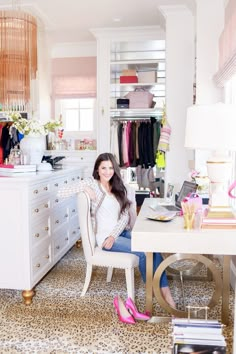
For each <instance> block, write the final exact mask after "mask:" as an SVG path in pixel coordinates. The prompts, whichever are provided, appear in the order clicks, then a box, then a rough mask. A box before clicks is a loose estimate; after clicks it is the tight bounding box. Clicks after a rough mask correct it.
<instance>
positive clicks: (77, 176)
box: [69, 173, 80, 183]
mask: <svg viewBox="0 0 236 354" xmlns="http://www.w3.org/2000/svg"><path fill="white" fill-rule="evenodd" d="M79 180H80V174H79V173H76V174H73V175H72V176H71V177H70V178H69V182H72V183H74V182H78V181H79Z"/></svg>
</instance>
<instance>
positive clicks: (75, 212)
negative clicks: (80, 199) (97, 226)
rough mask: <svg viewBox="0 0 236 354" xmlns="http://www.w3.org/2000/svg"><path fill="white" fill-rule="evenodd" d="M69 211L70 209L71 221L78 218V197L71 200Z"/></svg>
mask: <svg viewBox="0 0 236 354" xmlns="http://www.w3.org/2000/svg"><path fill="white" fill-rule="evenodd" d="M68 209H69V217H70V220H71V219H73V218H74V217H78V206H77V198H76V197H73V198H71V199H70V202H69V206H68Z"/></svg>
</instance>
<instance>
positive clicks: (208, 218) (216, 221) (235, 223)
mask: <svg viewBox="0 0 236 354" xmlns="http://www.w3.org/2000/svg"><path fill="white" fill-rule="evenodd" d="M202 228H203V229H235V228H236V217H235V214H234V212H233V211H232V209H231V207H214V208H212V207H211V208H210V209H209V210H208V212H207V213H206V215H205V216H204V217H203V218H202Z"/></svg>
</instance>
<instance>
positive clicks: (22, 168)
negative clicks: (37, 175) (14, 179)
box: [0, 164, 36, 173]
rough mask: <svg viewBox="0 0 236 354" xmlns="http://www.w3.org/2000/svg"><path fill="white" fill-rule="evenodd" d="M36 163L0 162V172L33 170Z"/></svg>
mask: <svg viewBox="0 0 236 354" xmlns="http://www.w3.org/2000/svg"><path fill="white" fill-rule="evenodd" d="M35 171H36V165H11V164H8V165H4V164H0V172H4V173H19V172H21V173H22V172H35Z"/></svg>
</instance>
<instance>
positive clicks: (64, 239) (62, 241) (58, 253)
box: [53, 227, 70, 262]
mask: <svg viewBox="0 0 236 354" xmlns="http://www.w3.org/2000/svg"><path fill="white" fill-rule="evenodd" d="M69 245H70V243H69V234H68V229H67V228H66V227H64V228H63V230H60V232H59V234H58V235H57V237H56V238H55V239H54V240H53V259H54V262H57V261H58V259H59V258H61V257H62V254H63V253H65V252H66V251H67V249H68V248H69Z"/></svg>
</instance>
